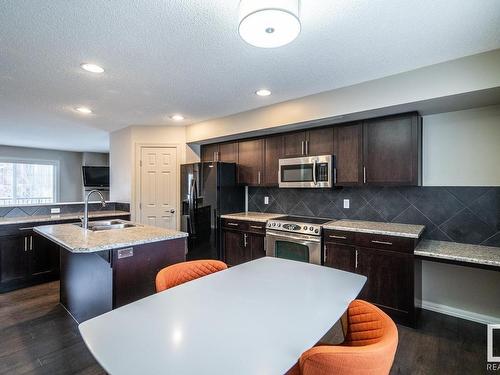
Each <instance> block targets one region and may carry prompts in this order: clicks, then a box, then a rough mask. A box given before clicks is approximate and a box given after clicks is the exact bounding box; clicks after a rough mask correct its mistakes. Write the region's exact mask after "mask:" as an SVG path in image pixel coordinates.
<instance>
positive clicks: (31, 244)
mask: <svg viewBox="0 0 500 375" xmlns="http://www.w3.org/2000/svg"><path fill="white" fill-rule="evenodd" d="M32 250H33V236H30V251H32Z"/></svg>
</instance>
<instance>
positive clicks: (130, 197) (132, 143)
mask: <svg viewBox="0 0 500 375" xmlns="http://www.w3.org/2000/svg"><path fill="white" fill-rule="evenodd" d="M147 144H151V145H160V144H164V145H169V146H177V147H178V153H177V154H178V160H177V168H178V172H179V166H180V164H184V163H192V162H195V161H198V160H199V158H198V155H197V154H196V152H195V151H194V150H193V149H192V148H191V147H190V146H188V145H186V129H185V127H174V126H131V127H128V128H126V129H122V130H119V131H116V132H113V133H111V135H110V166H111V199H112V200H117V201H120V202H129V203H131V206H130V207H131V214H132V218H133V219H134V218H135V212H136V207H135V206H136V203H137V201H136V198H135V192H136V190H137V188H136V183H137V179H136V177H135V176H136V172H135V169H136V158H137V157H136V152H137V147H138V146H139V145H147ZM178 174H179V173H178ZM178 202H180V197H179V199H178ZM177 208H178V209H177V212H178V213H179V207H177ZM177 223H178V224H179V216H178V220H177Z"/></svg>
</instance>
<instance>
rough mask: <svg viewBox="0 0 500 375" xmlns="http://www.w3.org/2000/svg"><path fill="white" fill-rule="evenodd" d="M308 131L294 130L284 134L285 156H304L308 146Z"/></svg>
mask: <svg viewBox="0 0 500 375" xmlns="http://www.w3.org/2000/svg"><path fill="white" fill-rule="evenodd" d="M306 140H307V139H306V132H305V131H304V132H294V133H287V134H284V135H283V156H284V157H285V158H293V157H298V156H304V155H305V154H306V153H305V147H306Z"/></svg>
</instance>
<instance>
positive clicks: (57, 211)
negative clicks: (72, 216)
mask: <svg viewBox="0 0 500 375" xmlns="http://www.w3.org/2000/svg"><path fill="white" fill-rule="evenodd" d="M50 213H51V214H60V213H61V209H60V208H59V207H56V208H51V209H50Z"/></svg>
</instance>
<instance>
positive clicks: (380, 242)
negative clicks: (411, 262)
mask: <svg viewBox="0 0 500 375" xmlns="http://www.w3.org/2000/svg"><path fill="white" fill-rule="evenodd" d="M356 245H358V246H362V247H367V248H374V249H381V250H389V251H397V252H400V253H413V250H414V249H415V240H414V239H413V238H406V237H395V236H385V235H381V234H370V233H356Z"/></svg>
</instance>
